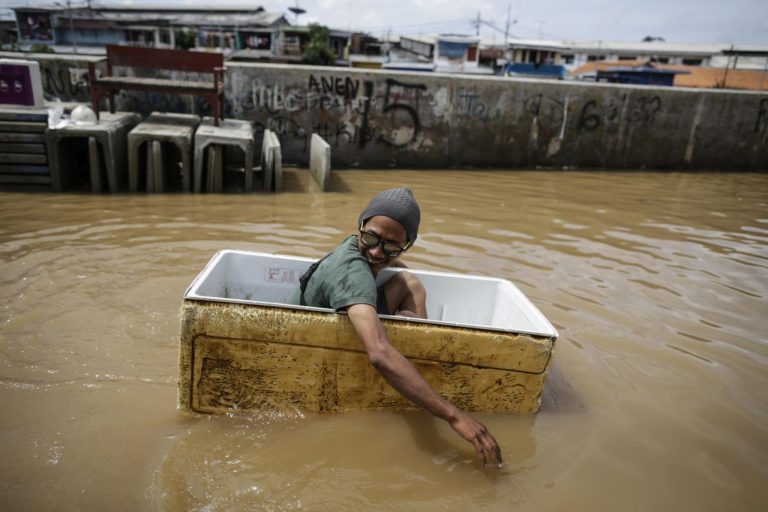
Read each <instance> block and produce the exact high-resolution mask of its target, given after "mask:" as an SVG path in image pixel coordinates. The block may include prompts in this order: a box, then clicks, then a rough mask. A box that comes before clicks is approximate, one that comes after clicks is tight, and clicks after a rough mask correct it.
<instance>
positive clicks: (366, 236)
mask: <svg viewBox="0 0 768 512" xmlns="http://www.w3.org/2000/svg"><path fill="white" fill-rule="evenodd" d="M360 241H361V242H363V245H364V246H366V247H368V248H369V249H373V248H375V247H377V246H379V245H380V246H381V250H382V251H384V254H385V255H386V256H388V257H390V258H396V257H397V256H399V255H400V253H401V252H403V251H406V250H408V247H409V246H410V245H411V242H408V243H406V244H405V247H400V246H399V245H398V244H396V243H395V242H390V241H389V240H382V239H381V238H379V235H377V234H376V233H371V232H369V231H363V229H362V226H360Z"/></svg>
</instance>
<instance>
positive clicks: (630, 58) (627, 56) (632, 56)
mask: <svg viewBox="0 0 768 512" xmlns="http://www.w3.org/2000/svg"><path fill="white" fill-rule="evenodd" d="M619 60H637V57H636V56H634V55H620V56H619Z"/></svg>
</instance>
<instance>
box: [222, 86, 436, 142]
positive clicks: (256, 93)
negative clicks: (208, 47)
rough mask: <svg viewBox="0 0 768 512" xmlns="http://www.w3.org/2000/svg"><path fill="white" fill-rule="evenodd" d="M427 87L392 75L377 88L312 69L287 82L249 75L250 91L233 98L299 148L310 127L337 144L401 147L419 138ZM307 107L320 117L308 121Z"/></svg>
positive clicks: (265, 126) (305, 138)
mask: <svg viewBox="0 0 768 512" xmlns="http://www.w3.org/2000/svg"><path fill="white" fill-rule="evenodd" d="M426 90H427V87H426V85H424V84H421V83H408V82H404V81H398V80H395V79H392V78H388V79H386V80H385V81H384V84H383V87H380V88H379V90H376V88H375V84H374V82H373V81H370V80H361V79H359V78H353V77H349V76H346V77H345V76H341V77H340V76H330V75H329V76H325V75H316V74H314V73H311V74H309V76H308V79H307V82H306V83H305V84H300V85H299V84H297V85H291V86H286V85H281V84H271V85H267V84H264V83H263V82H262V81H261V80H260V79H253V80H252V81H251V90H250V93H249V94H241V95H240V96H239V97H238V100H237V101H238V104H239V107H240V108H242V109H243V110H244V111H256V112H258V113H266V114H267V120H266V122H265V123H263V122H258V123H256V126H257V128H261V129H263V128H269V129H270V130H272V131H274V132H275V133H276V134H277V135H278V137H280V139H281V141H282V142H293V143H298V144H300V146H301V147H302V151H307V150H308V147H307V141H308V140H309V136H310V135H311V133H313V132H314V133H317V134H318V135H320V136H321V137H323V138H324V139H325V140H326V141H327V142H328V143H329V144H331V145H332V146H335V147H339V146H342V145H354V146H356V147H357V148H359V149H362V148H364V147H366V145H368V144H369V143H371V142H374V143H379V144H382V145H384V146H387V147H394V148H402V147H406V146H408V145H410V144H412V143H413V142H414V141H416V140H417V139H418V137H419V134H420V132H421V127H422V124H421V118H420V115H419V105H420V102H421V101H422V100H421V97H422V94H423V93H424V91H426ZM307 112H312V113H316V114H317V118H318V120H317V121H313V122H312V123H310V124H306V116H303V115H302V114H304V113H307ZM312 117H314V116H312ZM289 121H290V122H289ZM293 139H297V140H295V141H294V140H293Z"/></svg>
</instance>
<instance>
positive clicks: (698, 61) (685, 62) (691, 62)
mask: <svg viewBox="0 0 768 512" xmlns="http://www.w3.org/2000/svg"><path fill="white" fill-rule="evenodd" d="M703 62H704V59H683V65H684V66H701V64H702V63H703Z"/></svg>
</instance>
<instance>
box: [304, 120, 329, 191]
mask: <svg viewBox="0 0 768 512" xmlns="http://www.w3.org/2000/svg"><path fill="white" fill-rule="evenodd" d="M309 170H310V171H312V176H313V177H314V178H315V181H317V183H318V184H319V185H320V189H321V190H322V191H323V192H325V191H326V190H328V185H329V183H330V181H331V180H330V178H331V146H330V145H329V144H328V143H327V142H325V141H324V140H323V138H322V137H320V136H319V135H318V134H316V133H313V134H312V141H311V142H310V145H309Z"/></svg>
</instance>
